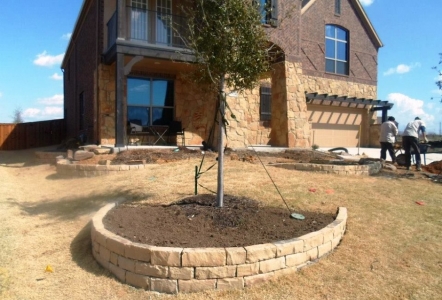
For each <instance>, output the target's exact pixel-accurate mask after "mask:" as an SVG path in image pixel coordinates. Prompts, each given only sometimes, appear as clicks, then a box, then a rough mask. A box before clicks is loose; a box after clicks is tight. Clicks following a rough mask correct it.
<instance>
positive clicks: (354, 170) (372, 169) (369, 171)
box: [269, 161, 382, 176]
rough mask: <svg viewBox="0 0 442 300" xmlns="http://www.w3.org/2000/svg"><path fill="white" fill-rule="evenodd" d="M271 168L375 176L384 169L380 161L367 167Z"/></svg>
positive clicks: (293, 165) (292, 165) (296, 165)
mask: <svg viewBox="0 0 442 300" xmlns="http://www.w3.org/2000/svg"><path fill="white" fill-rule="evenodd" d="M269 166H274V167H279V168H284V169H289V170H290V169H293V170H298V171H313V172H319V173H324V174H338V175H365V176H368V175H373V174H377V173H379V171H380V170H381V169H382V163H381V162H380V161H373V162H370V163H369V164H365V165H346V166H343V165H330V164H313V163H275V164H269Z"/></svg>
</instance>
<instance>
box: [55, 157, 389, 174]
mask: <svg viewBox="0 0 442 300" xmlns="http://www.w3.org/2000/svg"><path fill="white" fill-rule="evenodd" d="M270 166H274V167H279V168H285V169H293V170H298V171H313V172H320V173H325V174H338V175H363V176H368V175H373V174H377V173H379V171H380V170H381V169H382V164H381V162H379V161H373V162H371V163H370V164H366V165H347V166H342V165H327V164H314V163H275V164H270ZM56 167H57V173H58V174H60V175H69V176H84V177H93V176H100V175H106V174H112V173H115V172H120V171H130V170H142V169H145V168H146V165H145V164H135V165H87V164H75V163H72V161H70V160H69V159H59V160H58V161H57V165H56Z"/></svg>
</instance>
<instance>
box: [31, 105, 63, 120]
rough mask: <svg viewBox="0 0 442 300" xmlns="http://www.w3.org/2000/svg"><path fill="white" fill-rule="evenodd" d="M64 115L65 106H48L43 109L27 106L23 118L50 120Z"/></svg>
mask: <svg viewBox="0 0 442 300" xmlns="http://www.w3.org/2000/svg"><path fill="white" fill-rule="evenodd" d="M62 117H63V108H62V107H58V106H47V107H45V108H43V109H38V108H27V109H25V111H24V112H23V118H28V119H32V120H49V119H56V118H62Z"/></svg>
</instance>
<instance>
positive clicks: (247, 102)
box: [63, 0, 380, 148]
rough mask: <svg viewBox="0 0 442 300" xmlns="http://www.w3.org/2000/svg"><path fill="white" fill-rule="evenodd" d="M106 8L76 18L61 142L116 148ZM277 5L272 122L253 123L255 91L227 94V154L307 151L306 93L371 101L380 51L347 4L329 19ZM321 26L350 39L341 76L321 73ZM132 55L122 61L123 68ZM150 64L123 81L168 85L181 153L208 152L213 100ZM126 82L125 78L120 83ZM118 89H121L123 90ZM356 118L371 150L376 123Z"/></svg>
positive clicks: (350, 1)
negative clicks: (150, 79) (159, 80)
mask: <svg viewBox="0 0 442 300" xmlns="http://www.w3.org/2000/svg"><path fill="white" fill-rule="evenodd" d="M106 3H107V2H106V1H105V2H103V1H102V0H88V1H85V5H84V9H83V11H82V12H81V14H80V17H79V22H78V23H77V27H76V30H75V31H74V34H73V38H72V41H71V43H70V45H69V48H68V51H67V54H66V57H65V61H64V64H63V67H64V69H65V74H64V84H65V111H66V112H65V118H66V122H67V131H68V136H78V135H79V134H82V133H84V134H86V135H87V142H89V143H99V144H106V145H112V144H116V139H115V136H116V135H115V134H116V128H115V126H116V119H117V115H116V102H117V100H118V99H116V95H117V87H116V82H117V81H116V78H115V77H116V66H115V63H113V64H105V63H103V61H102V55H103V53H104V52H106V51H107V45H105V39H104V38H103V37H104V36H106V34H107V32H106V31H107V27H106V25H105V24H106V23H107V22H108V19H109V18H110V16H111V15H112V12H113V10H115V9H116V5H115V3H113V4H112V5H111V6H109V5H108V4H109V3H107V4H106ZM278 3H279V5H278V10H279V15H280V20H279V26H278V27H276V28H274V27H270V26H268V27H265V30H266V31H267V33H268V36H269V40H270V41H271V42H273V43H275V44H276V45H277V47H279V48H280V49H282V51H283V52H284V56H285V60H284V61H280V62H278V63H276V64H274V65H273V70H272V71H271V72H270V73H269V74H267V75H266V76H263V81H264V82H269V83H271V87H272V117H271V121H270V122H263V121H260V95H259V87H256V88H255V89H253V90H250V91H246V92H244V93H242V94H236V93H234V92H233V93H229V94H228V97H227V101H228V104H229V106H230V108H231V109H232V113H233V114H234V115H235V116H236V117H237V119H236V120H234V119H232V118H231V117H230V115H231V114H230V112H229V111H227V120H228V122H229V126H228V128H227V137H228V140H227V146H228V147H232V148H241V147H245V146H249V145H271V146H282V147H301V148H308V147H310V146H311V144H312V124H311V121H310V120H309V119H308V107H307V104H306V101H305V93H306V92H309V93H310V92H318V93H328V94H336V95H346V96H349V97H354V96H356V97H361V98H367V99H371V98H373V99H375V98H376V92H377V88H376V84H377V49H378V47H379V46H380V45H377V44H376V41H375V40H373V37H372V35H370V34H369V30H370V28H367V24H366V20H364V19H363V16H362V17H361V13H360V11H358V8H357V7H356V6H355V1H354V0H346V1H341V4H342V7H341V14H340V15H335V13H334V3H333V1H327V0H315V1H311V5H308V6H309V7H308V9H302V8H301V2H300V1H299V3H298V2H294V1H292V0H280V1H279V2H278ZM105 5H108V6H105ZM117 7H118V5H117ZM105 18H106V20H104V19H105ZM326 24H335V25H339V26H342V27H343V28H345V29H347V30H348V31H349V36H350V39H349V42H350V58H349V66H350V74H349V75H348V76H342V75H335V74H330V73H326V72H325V71H324V69H325V67H324V66H325V58H324V48H325V33H324V32H325V25H326ZM364 24H365V25H364ZM106 44H107V43H106ZM133 55H134V54H130V55H125V62H124V65H127V64H128V62H129V61H130V59H131V58H132V57H133ZM154 60H155V58H153V60H152V59H150V58H148V57H143V59H142V60H141V61H140V62H139V63H136V64H135V65H134V66H133V67H132V70H131V72H130V73H128V74H127V75H128V76H131V75H133V74H137V76H160V77H161V76H167V77H168V78H173V79H174V83H175V88H174V90H175V95H174V98H175V111H174V114H175V116H174V118H175V120H178V121H181V122H182V126H183V127H184V128H185V139H186V145H201V142H202V141H203V140H206V141H207V140H208V139H209V137H210V138H211V139H210V140H209V141H211V142H212V144H213V145H215V144H216V141H217V134H218V129H217V126H216V122H215V113H216V107H215V106H216V97H215V95H211V94H210V93H207V92H205V91H204V90H203V89H201V87H199V86H197V85H196V84H193V83H190V82H188V81H187V80H186V79H185V77H184V76H182V75H181V74H183V73H186V72H188V71H190V67H189V66H188V65H185V64H183V63H179V62H170V61H169V63H167V62H165V61H164V60H162V61H161V64H157V62H155V64H154ZM140 74H141V75H140ZM126 80H127V76H125V77H124V78H123V81H122V82H126ZM120 82H121V81H120ZM121 88H122V89H125V84H124V86H122V87H121ZM81 93H83V95H84V99H85V109H84V110H85V116H84V121H85V122H84V124H85V126H84V129H83V130H80V128H79V120H80V116H79V95H80V94H81ZM124 95H126V91H124ZM124 97H126V96H124ZM119 101H122V100H119ZM123 103H126V101H125V100H124V101H123ZM343 110H345V107H344V108H343ZM363 115H366V116H367V117H364V119H363V123H362V128H363V131H364V134H363V136H364V138H363V139H362V141H363V146H364V145H368V144H369V142H370V141H369V133H368V131H369V126H370V124H371V123H372V119H373V118H375V116H374V114H373V113H370V112H369V107H367V108H365V109H364V112H363ZM124 118H125V116H124ZM124 123H125V122H124ZM212 131H213V132H212Z"/></svg>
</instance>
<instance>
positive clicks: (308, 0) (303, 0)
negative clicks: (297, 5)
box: [301, 0, 310, 7]
mask: <svg viewBox="0 0 442 300" xmlns="http://www.w3.org/2000/svg"><path fill="white" fill-rule="evenodd" d="M309 2H310V0H302V3H301V7H304V6H306V5H307V3H309Z"/></svg>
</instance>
